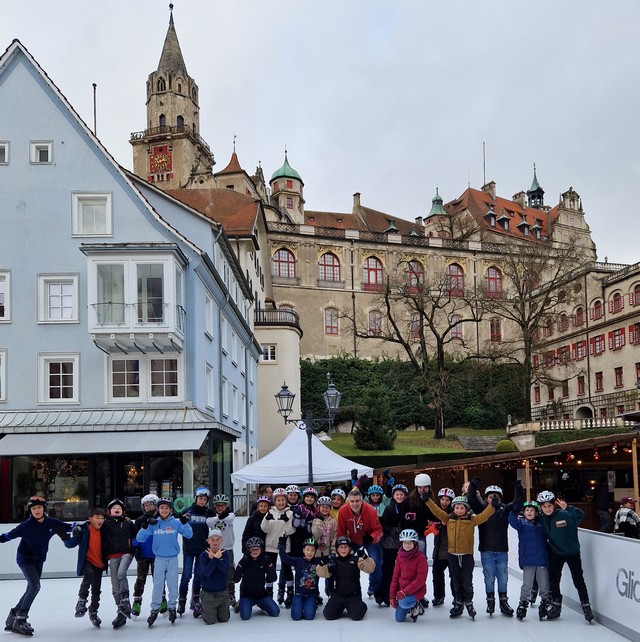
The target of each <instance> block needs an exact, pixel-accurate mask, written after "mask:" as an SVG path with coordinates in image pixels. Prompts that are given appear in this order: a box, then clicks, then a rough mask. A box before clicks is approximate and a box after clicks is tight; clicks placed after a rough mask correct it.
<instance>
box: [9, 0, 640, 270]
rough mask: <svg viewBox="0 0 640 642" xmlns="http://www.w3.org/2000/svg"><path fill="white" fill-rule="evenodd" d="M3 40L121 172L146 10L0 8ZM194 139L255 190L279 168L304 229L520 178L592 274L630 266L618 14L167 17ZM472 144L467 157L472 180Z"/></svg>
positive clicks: (423, 2)
mask: <svg viewBox="0 0 640 642" xmlns="http://www.w3.org/2000/svg"><path fill="white" fill-rule="evenodd" d="M0 10H1V14H0V15H1V18H0V50H4V48H6V47H8V46H9V44H10V43H11V41H12V40H13V39H14V38H19V39H20V41H21V42H22V44H23V45H25V46H26V47H27V49H28V50H29V51H30V52H31V54H32V55H33V56H34V57H35V58H36V60H37V61H38V62H39V63H40V65H41V66H42V67H43V68H44V70H45V71H46V72H47V73H48V74H49V76H50V77H51V79H52V80H53V81H54V82H55V83H56V85H57V86H58V87H59V88H60V90H61V91H62V92H63V94H64V95H65V96H66V97H67V99H68V100H69V101H70V103H71V105H72V106H73V107H74V108H75V110H76V111H77V112H78V113H79V114H80V116H81V117H82V118H83V119H84V120H85V121H86V122H87V123H88V124H89V125H92V123H93V88H92V83H97V134H98V137H99V138H100V140H101V141H102V143H103V144H104V145H105V146H106V148H107V149H108V150H109V152H110V153H111V154H112V155H113V156H114V157H115V159H116V160H117V161H118V162H119V163H120V164H121V165H123V166H124V167H126V168H128V169H131V167H132V152H131V146H130V145H129V142H128V141H129V137H130V135H131V132H134V131H139V130H142V129H144V128H145V123H146V107H145V99H146V91H145V84H146V80H147V77H148V75H149V73H150V72H152V71H154V70H155V69H156V68H157V65H158V61H159V58H160V53H161V49H162V44H163V42H164V37H165V34H166V30H167V26H168V21H169V7H168V2H164V1H163V0H111V1H110V2H104V1H102V0H91V1H87V0H57V1H56V2H51V0H0ZM173 15H174V22H175V26H176V31H177V34H178V38H179V41H180V45H181V48H182V53H183V55H184V58H185V62H186V65H187V70H188V72H189V74H190V75H191V76H192V77H193V78H194V79H195V81H196V83H197V84H198V86H199V89H200V133H201V135H202V136H203V138H204V139H205V140H206V141H207V142H208V143H209V145H210V147H211V149H212V151H213V153H214V156H215V158H216V166H215V167H214V171H219V170H221V169H223V168H224V167H225V166H226V165H227V163H228V161H229V159H230V156H231V153H232V151H233V138H234V136H237V139H236V151H237V153H238V157H239V160H240V163H241V165H242V166H243V168H244V169H245V170H246V171H247V172H248V173H249V174H253V172H254V170H255V168H256V166H257V165H258V163H260V164H261V165H262V167H263V170H264V173H265V176H266V178H267V179H268V178H269V177H270V176H271V174H272V173H273V172H274V171H275V170H276V169H278V168H279V167H280V166H281V165H282V162H283V159H284V149H285V145H286V147H287V150H288V158H289V162H290V164H291V165H292V167H294V168H295V169H296V170H297V171H298V172H299V173H300V175H301V176H302V179H303V181H304V184H305V199H306V206H305V207H306V208H307V209H309V210H321V211H337V212H350V211H351V208H352V204H353V193H354V192H360V193H361V195H362V196H361V200H362V204H363V205H364V206H366V207H370V208H373V209H376V210H380V211H383V212H386V213H388V214H391V215H394V216H399V217H401V218H405V219H408V220H413V219H415V217H417V216H425V215H426V214H427V213H428V212H429V210H430V208H431V199H432V197H433V195H434V194H435V191H436V187H437V188H438V190H439V192H440V194H441V196H442V197H443V198H444V200H445V202H446V201H449V200H453V199H455V198H457V197H458V196H459V195H460V194H462V192H463V191H464V190H465V189H466V188H467V186H468V185H469V184H470V185H471V187H474V188H478V189H479V188H480V187H481V186H482V184H483V182H484V177H485V176H486V180H487V181H489V180H494V181H495V182H496V185H497V193H498V195H500V196H503V197H506V198H510V197H511V196H512V195H513V194H515V193H516V192H519V191H520V190H522V189H524V190H527V189H528V188H529V187H530V185H531V181H532V177H533V164H534V163H535V164H536V168H537V176H538V180H539V182H540V184H541V185H542V187H543V188H544V190H545V192H546V193H545V204H548V205H552V206H553V205H555V204H556V203H557V202H558V200H559V195H560V194H561V193H562V192H564V191H566V190H567V189H569V187H573V188H574V189H575V190H576V191H577V192H578V193H579V194H580V196H581V197H582V203H583V207H584V211H585V216H586V220H587V223H588V224H589V226H590V228H591V231H592V236H593V239H594V241H595V243H596V246H597V248H598V259H599V260H601V261H604V260H606V259H608V260H609V261H610V262H613V263H635V262H638V261H640V252H638V250H637V248H636V243H637V237H638V234H637V232H636V231H635V230H637V227H636V220H637V217H638V205H637V204H636V202H635V201H634V200H633V198H632V197H633V190H634V189H636V188H637V185H638V184H639V182H640V181H639V178H640V157H639V155H638V150H640V127H638V114H640V83H639V82H638V76H639V71H640V39H639V38H638V37H637V25H638V24H640V2H637V0H616V2H606V3H605V2H601V1H600V0H563V2H558V0H536V2H514V1H513V0H484V1H483V2H478V1H477V0H457V1H455V0H451V1H449V2H434V1H433V0H322V1H320V0H298V1H297V2H295V1H294V2H292V1H291V0H225V1H222V0H174V11H173ZM483 143H484V148H485V153H484V162H483Z"/></svg>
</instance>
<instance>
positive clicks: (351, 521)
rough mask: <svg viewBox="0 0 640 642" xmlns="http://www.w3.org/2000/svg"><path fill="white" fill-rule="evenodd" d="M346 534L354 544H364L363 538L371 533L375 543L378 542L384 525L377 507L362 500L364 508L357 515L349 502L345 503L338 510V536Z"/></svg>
mask: <svg viewBox="0 0 640 642" xmlns="http://www.w3.org/2000/svg"><path fill="white" fill-rule="evenodd" d="M343 535H346V536H347V537H348V538H349V539H350V540H351V543H352V544H355V545H356V546H362V538H363V536H365V535H370V536H371V537H372V538H373V543H374V544H377V543H378V542H379V541H380V538H381V537H382V526H380V519H378V513H377V512H376V509H375V508H374V507H373V506H371V505H369V504H365V503H364V502H362V510H361V511H360V513H359V514H358V515H356V514H355V513H354V512H353V511H352V510H351V506H349V504H345V505H344V506H343V507H342V508H341V509H340V511H339V512H338V533H337V536H338V537H342V536H343Z"/></svg>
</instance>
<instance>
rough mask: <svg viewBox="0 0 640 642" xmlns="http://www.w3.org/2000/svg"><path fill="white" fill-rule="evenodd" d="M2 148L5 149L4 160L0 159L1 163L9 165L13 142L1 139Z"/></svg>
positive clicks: (0, 147)
mask: <svg viewBox="0 0 640 642" xmlns="http://www.w3.org/2000/svg"><path fill="white" fill-rule="evenodd" d="M0 149H4V160H0V165H8V164H9V159H10V156H9V154H10V151H11V143H10V142H9V141H8V140H0Z"/></svg>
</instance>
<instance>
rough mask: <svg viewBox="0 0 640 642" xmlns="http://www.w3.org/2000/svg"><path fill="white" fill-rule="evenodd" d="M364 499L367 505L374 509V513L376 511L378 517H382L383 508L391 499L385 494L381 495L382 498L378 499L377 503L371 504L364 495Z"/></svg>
mask: <svg viewBox="0 0 640 642" xmlns="http://www.w3.org/2000/svg"><path fill="white" fill-rule="evenodd" d="M364 501H365V502H366V503H367V504H369V506H372V507H373V508H375V509H376V513H378V517H382V513H384V509H385V508H386V507H387V506H388V505H389V502H390V501H391V499H390V498H389V497H387V496H386V495H383V496H382V498H381V499H380V503H378V504H372V503H371V500H370V499H369V497H365V498H364Z"/></svg>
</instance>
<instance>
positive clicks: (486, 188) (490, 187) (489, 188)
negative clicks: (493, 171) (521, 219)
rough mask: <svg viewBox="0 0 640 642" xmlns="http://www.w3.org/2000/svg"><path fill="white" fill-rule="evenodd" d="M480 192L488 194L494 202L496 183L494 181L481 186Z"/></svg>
mask: <svg viewBox="0 0 640 642" xmlns="http://www.w3.org/2000/svg"><path fill="white" fill-rule="evenodd" d="M482 191H483V192H484V193H485V194H489V196H491V198H492V199H493V200H494V201H495V200H496V182H495V181H489V182H488V183H485V184H484V185H483V186H482Z"/></svg>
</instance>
